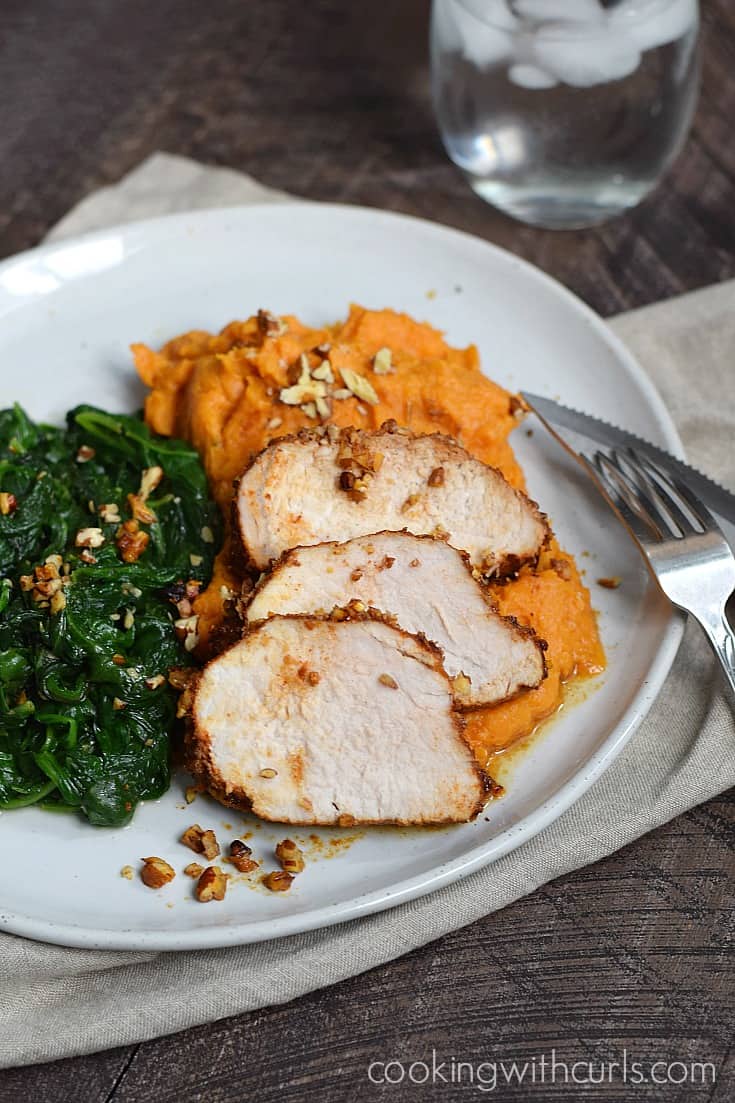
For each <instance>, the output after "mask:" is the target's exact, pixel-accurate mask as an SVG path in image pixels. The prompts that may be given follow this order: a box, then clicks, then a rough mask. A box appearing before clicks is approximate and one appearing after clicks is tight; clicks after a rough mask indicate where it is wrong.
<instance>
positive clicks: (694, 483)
mask: <svg viewBox="0 0 735 1103" xmlns="http://www.w3.org/2000/svg"><path fill="white" fill-rule="evenodd" d="M521 396H522V397H523V399H524V400H525V401H526V402H527V403H528V405H529V407H530V408H531V410H533V412H534V413H535V414H536V416H537V417H538V418H539V419H540V420H541V421H542V422H543V424H544V425H545V426H546V428H547V429H548V430H549V432H550V433H551V434H552V435H553V436H555V437H556V439H557V440H558V441H559V442H560V443H561V444H562V445H563V446H564V447H565V448H566V449H567V451H568V452H571V453H572V455H573V456H575V458H579V457H581V456H582V455H584V454H585V453H587V454H589V453H593V454H594V452H595V451H596V450H597V449H598V448H600V447H602V448H637V449H639V450H640V451H642V452H646V453H648V455H649V456H650V457H651V458H652V459H653V460H656V461H658V463H660V464H662V465H664V466H666V467H668V469H669V470H670V471H672V472H674V473H675V474H676V475H677V476H678V477H679V478H680V479H682V480H683V481H684V482H685V483H686V484H687V486H688V487H689V488H690V489H691V490H692V491H693V492H694V493H695V494H696V495H697V496H698V497H699V498H701V500H702V501H703V502H704V504H705V505H706V506H707V507H708V508H709V509H710V510H712V512H713V513H716V514H718V515H719V516H720V517H724V518H725V520H726V521H729V522H730V524H732V525H735V494H732V493H731V492H730V491H729V490H726V489H725V488H724V486H720V484H719V483H716V482H715V481H714V480H713V479H710V478H709V477H708V476H707V475H703V474H702V472H701V471H697V469H696V468H695V467H690V466H689V464H688V463H684V461H683V460H680V459H677V457H676V456H672V455H671V453H670V452H667V451H665V449H663V448H659V447H658V446H657V445H655V444H651V443H650V442H649V441H647V440H644V439H643V438H642V437H639V436H636V434H635V433H629V432H628V431H627V430H625V429H619V428H618V427H617V426H616V425H611V424H609V423H608V422H607V421H603V420H601V419H600V418H597V417H593V416H592V414H584V413H582V412H581V411H579V410H573V409H571V408H570V407H569V406H562V404H561V403H560V402H554V401H553V400H552V399H550V398H543V397H542V396H541V395H537V394H530V393H529V392H527V391H521Z"/></svg>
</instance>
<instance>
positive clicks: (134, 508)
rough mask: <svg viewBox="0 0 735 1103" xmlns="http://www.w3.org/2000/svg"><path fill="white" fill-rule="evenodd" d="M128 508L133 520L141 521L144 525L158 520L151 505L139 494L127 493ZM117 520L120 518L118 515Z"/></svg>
mask: <svg viewBox="0 0 735 1103" xmlns="http://www.w3.org/2000/svg"><path fill="white" fill-rule="evenodd" d="M128 509H129V510H130V512H131V513H132V515H133V517H134V518H135V520H136V521H141V522H142V524H144V525H152V524H153V523H154V522H155V521H157V520H158V518H157V517H156V515H155V513H154V512H153V510H152V509H151V507H150V506H149V505H147V503H146V501H145V499H144V498H142V497H141V496H140V494H128ZM117 520H118V521H119V520H120V518H119V517H118V518H117Z"/></svg>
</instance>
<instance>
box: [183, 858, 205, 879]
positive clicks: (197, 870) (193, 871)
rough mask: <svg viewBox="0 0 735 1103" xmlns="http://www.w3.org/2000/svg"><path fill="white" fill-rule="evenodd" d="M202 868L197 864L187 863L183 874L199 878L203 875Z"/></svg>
mask: <svg viewBox="0 0 735 1103" xmlns="http://www.w3.org/2000/svg"><path fill="white" fill-rule="evenodd" d="M204 868H205V867H204V866H201V865H199V862H189V864H188V866H184V873H185V874H186V876H187V877H197V878H198V877H201V875H202V874H203V873H204Z"/></svg>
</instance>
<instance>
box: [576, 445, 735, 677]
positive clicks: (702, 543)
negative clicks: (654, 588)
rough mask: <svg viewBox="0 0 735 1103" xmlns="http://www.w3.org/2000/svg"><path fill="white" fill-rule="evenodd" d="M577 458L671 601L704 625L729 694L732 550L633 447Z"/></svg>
mask: <svg viewBox="0 0 735 1103" xmlns="http://www.w3.org/2000/svg"><path fill="white" fill-rule="evenodd" d="M582 459H583V460H584V462H585V464H586V465H587V468H588V470H589V472H590V474H591V475H592V477H593V478H594V479H595V481H596V482H597V485H598V486H599V487H600V489H601V490H602V492H603V494H604V495H605V497H606V498H607V500H608V502H609V503H610V505H611V506H612V507H613V509H614V510H615V511H616V512H617V513H618V515H619V516H620V518H621V520H622V521H623V523H624V524H625V525H626V527H627V528H628V529H629V530H630V532H631V534H632V536H633V537H634V539H635V541H636V543H637V544H638V547H639V548H640V550H641V551H642V552H643V555H644V557H645V559H646V562H647V563H648V567H649V569H650V571H651V573H652V574H653V576H654V578H655V579H656V581H657V582H658V584H659V586H660V587H661V589H662V590H663V592H664V593H665V594H666V596H667V598H668V599H669V601H671V602H672V603H673V604H674V605H676V606H677V607H678V608H679V609H682V610H683V611H684V612H686V613H689V614H690V615H691V616H693V617H694V618H695V620H697V621H698V622H699V624H700V625H701V626H702V628H703V629H704V632H705V634H706V636H707V639H708V640H709V642H710V644H711V645H712V648H713V650H714V652H715V654H716V655H717V658H718V659H719V661H720V664H721V666H722V669H723V671H724V672H725V676H726V678H727V680H728V683H729V685H730V689H731V690H732V692H733V693H735V631H733V628H732V627H731V625H730V623H729V622H728V619H727V615H726V612H725V606H726V605H727V602H728V599H729V598H730V596H731V595H732V593H733V590H735V556H734V555H733V553H732V550H731V548H730V545H729V544H728V542H727V540H726V539H725V537H724V535H723V533H722V531H721V529H720V527H719V525H718V524H717V521H716V520H715V519H714V517H713V516H712V514H711V513H710V511H709V510H708V509H707V507H706V506H705V505H703V503H702V502H700V501H699V500H698V499H697V498H696V497H695V496H694V495H693V494H692V492H691V491H690V490H689V489H688V487H687V486H685V484H684V483H683V482H681V480H680V479H678V478H676V477H675V476H674V475H672V474H671V473H670V472H668V471H666V470H664V468H663V467H661V466H660V465H659V464H658V463H654V462H653V461H652V460H651V459H650V458H649V457H648V456H646V455H645V454H644V453H643V452H641V451H638V450H637V449H633V448H625V449H620V450H612V451H611V452H610V453H609V454H606V453H604V452H602V451H598V452H596V453H595V454H594V456H593V457H592V461H591V462H590V459H589V458H588V457H587V456H582Z"/></svg>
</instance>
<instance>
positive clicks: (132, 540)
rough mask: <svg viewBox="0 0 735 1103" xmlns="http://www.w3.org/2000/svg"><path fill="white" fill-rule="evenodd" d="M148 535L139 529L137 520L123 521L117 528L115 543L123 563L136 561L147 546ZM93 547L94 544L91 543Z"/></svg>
mask: <svg viewBox="0 0 735 1103" xmlns="http://www.w3.org/2000/svg"><path fill="white" fill-rule="evenodd" d="M149 541H150V536H149V535H148V533H147V532H141V531H140V525H139V524H138V522H137V521H134V520H133V521H124V522H123V524H122V525H121V526H120V528H119V529H118V530H117V536H116V537H115V543H116V544H117V550H118V551H119V553H120V557H121V559H122V560H123V562H124V563H137V561H138V560H139V559H140V557H141V555H142V554H143V552H144V551H145V550H146V548H147V547H148V543H149ZM92 547H94V545H92Z"/></svg>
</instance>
